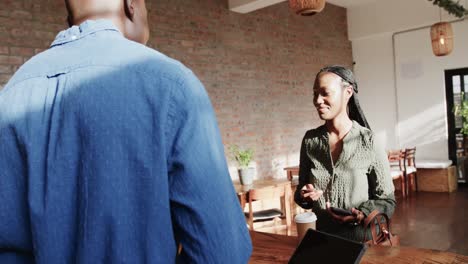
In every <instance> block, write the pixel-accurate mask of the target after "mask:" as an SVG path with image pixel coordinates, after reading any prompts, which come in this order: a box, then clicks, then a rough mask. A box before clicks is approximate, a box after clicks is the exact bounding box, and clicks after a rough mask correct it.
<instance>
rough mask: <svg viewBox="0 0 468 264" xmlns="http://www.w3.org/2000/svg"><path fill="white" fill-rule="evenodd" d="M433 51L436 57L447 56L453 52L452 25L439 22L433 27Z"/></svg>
mask: <svg viewBox="0 0 468 264" xmlns="http://www.w3.org/2000/svg"><path fill="white" fill-rule="evenodd" d="M431 42H432V51H433V52H434V55H436V56H445V55H448V54H450V52H452V50H453V31H452V25H451V24H450V23H448V22H439V23H435V24H434V25H432V26H431Z"/></svg>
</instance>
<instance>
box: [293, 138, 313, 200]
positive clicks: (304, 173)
mask: <svg viewBox="0 0 468 264" xmlns="http://www.w3.org/2000/svg"><path fill="white" fill-rule="evenodd" d="M306 138H307V133H306V134H305V135H304V138H303V139H302V144H301V153H300V156H299V184H298V185H297V187H296V191H295V192H294V201H295V202H296V203H297V204H298V205H299V206H300V207H302V208H304V209H311V208H312V202H310V201H306V200H304V199H302V197H301V189H302V187H304V185H306V184H308V183H309V181H310V173H311V172H310V170H311V166H312V162H311V161H310V158H309V157H308V156H307V146H306Z"/></svg>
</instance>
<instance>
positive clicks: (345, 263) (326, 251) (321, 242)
mask: <svg viewBox="0 0 468 264" xmlns="http://www.w3.org/2000/svg"><path fill="white" fill-rule="evenodd" d="M366 249H367V245H365V244H363V243H358V242H355V241H351V240H348V239H344V238H341V237H338V236H335V235H331V234H328V233H325V232H320V231H317V230H314V229H309V230H308V231H307V233H306V234H305V236H304V239H302V241H301V243H300V244H299V246H298V247H297V248H296V251H295V252H294V254H293V255H292V257H291V259H290V260H289V264H303V263H314V264H315V263H324V264H328V263H330V264H335V263H337V264H358V263H359V262H360V261H361V258H362V256H363V255H364V252H365V251H366Z"/></svg>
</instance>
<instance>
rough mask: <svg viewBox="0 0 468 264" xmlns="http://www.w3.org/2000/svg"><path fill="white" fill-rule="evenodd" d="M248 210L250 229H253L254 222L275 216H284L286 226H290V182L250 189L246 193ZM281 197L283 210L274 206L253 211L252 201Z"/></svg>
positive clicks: (271, 218)
mask: <svg viewBox="0 0 468 264" xmlns="http://www.w3.org/2000/svg"><path fill="white" fill-rule="evenodd" d="M248 197H249V198H248V202H249V212H248V220H247V222H248V223H249V226H250V230H254V222H256V221H267V220H273V219H275V218H277V217H281V216H284V217H285V218H286V226H287V227H289V226H291V203H290V199H291V198H290V197H291V183H287V184H283V185H280V186H274V187H265V188H260V189H254V190H250V191H249V193H248ZM278 198H280V199H281V205H282V208H284V212H283V211H281V210H279V209H277V208H275V209H267V210H261V211H255V212H254V211H253V209H252V202H253V201H259V200H274V199H278Z"/></svg>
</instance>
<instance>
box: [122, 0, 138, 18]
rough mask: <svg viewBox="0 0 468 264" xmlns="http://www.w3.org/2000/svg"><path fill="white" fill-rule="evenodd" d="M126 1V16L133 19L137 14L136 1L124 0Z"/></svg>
mask: <svg viewBox="0 0 468 264" xmlns="http://www.w3.org/2000/svg"><path fill="white" fill-rule="evenodd" d="M123 1H124V9H125V16H127V18H128V19H130V20H131V21H133V16H134V15H135V1H134V0H123Z"/></svg>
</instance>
